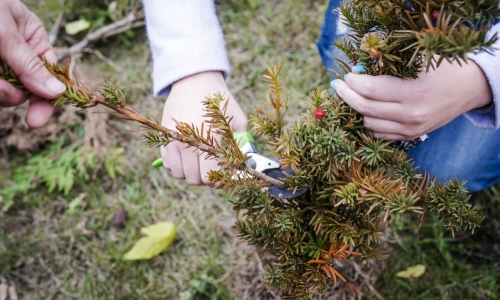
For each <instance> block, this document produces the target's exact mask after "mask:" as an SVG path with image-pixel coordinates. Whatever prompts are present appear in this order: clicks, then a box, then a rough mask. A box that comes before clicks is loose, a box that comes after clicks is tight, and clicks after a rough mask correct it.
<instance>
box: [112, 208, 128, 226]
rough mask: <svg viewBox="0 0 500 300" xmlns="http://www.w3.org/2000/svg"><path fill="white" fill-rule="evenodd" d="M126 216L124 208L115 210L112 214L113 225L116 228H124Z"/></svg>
mask: <svg viewBox="0 0 500 300" xmlns="http://www.w3.org/2000/svg"><path fill="white" fill-rule="evenodd" d="M127 217H128V211H127V210H126V209H123V208H122V209H119V210H117V211H116V212H115V214H114V215H113V226H115V227H118V228H124V227H125V221H126V220H127Z"/></svg>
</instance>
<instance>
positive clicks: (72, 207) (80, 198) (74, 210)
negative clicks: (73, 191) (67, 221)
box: [66, 193, 87, 215]
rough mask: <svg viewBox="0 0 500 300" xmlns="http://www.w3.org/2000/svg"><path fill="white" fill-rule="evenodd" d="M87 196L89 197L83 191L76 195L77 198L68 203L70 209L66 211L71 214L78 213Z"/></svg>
mask: <svg viewBox="0 0 500 300" xmlns="http://www.w3.org/2000/svg"><path fill="white" fill-rule="evenodd" d="M85 197H87V194H85V193H82V194H80V195H78V197H76V198H75V199H73V200H71V202H69V204H68V210H67V211H66V213H68V214H70V215H74V214H76V213H78V206H79V205H80V204H81V203H82V201H83V199H84V198H85Z"/></svg>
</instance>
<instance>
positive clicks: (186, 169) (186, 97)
mask: <svg viewBox="0 0 500 300" xmlns="http://www.w3.org/2000/svg"><path fill="white" fill-rule="evenodd" d="M215 93H221V94H222V95H223V96H224V97H225V98H226V99H227V98H229V103H228V107H227V111H226V113H227V115H228V116H234V118H233V120H232V121H231V127H232V129H233V130H234V131H235V132H238V131H247V123H248V120H247V117H246V115H245V113H244V112H243V110H242V109H241V108H240V106H239V105H238V103H237V102H236V100H235V99H234V97H233V95H232V94H231V92H229V90H228V88H227V86H226V83H225V81H224V78H223V76H222V74H221V73H220V72H203V73H199V74H194V75H191V76H189V77H186V78H183V79H181V80H179V81H177V82H175V83H174V84H173V85H172V90H171V91H170V95H169V96H168V99H167V102H166V103H165V108H164V110H163V119H162V125H163V126H164V127H167V128H169V129H175V121H174V120H173V119H175V120H177V121H178V122H185V123H187V124H194V125H195V126H198V127H199V126H201V124H202V123H203V122H204V121H205V120H206V118H204V117H203V115H204V114H205V111H204V106H203V104H202V101H203V100H204V99H205V97H207V96H212V95H214V94H215ZM205 128H208V126H205ZM219 142H220V138H219ZM161 155H162V159H163V166H164V167H165V168H167V169H168V170H170V171H171V172H172V174H173V175H174V177H175V178H179V179H182V178H185V179H186V181H187V182H188V183H189V184H191V185H200V184H202V183H203V184H210V181H209V180H208V177H207V172H208V171H210V170H217V169H218V166H217V161H215V160H206V159H205V155H204V154H203V153H201V151H200V150H194V149H193V148H186V145H184V144H181V143H180V142H178V141H174V142H171V143H170V144H168V145H167V146H166V147H162V148H161Z"/></svg>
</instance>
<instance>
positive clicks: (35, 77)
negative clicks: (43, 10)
mask: <svg viewBox="0 0 500 300" xmlns="http://www.w3.org/2000/svg"><path fill="white" fill-rule="evenodd" d="M13 23H14V24H11V25H13V26H12V27H9V30H8V31H5V32H1V34H0V58H1V59H2V60H3V61H4V62H5V63H7V65H9V66H10V67H11V68H12V70H13V71H14V73H16V75H17V76H18V77H19V79H20V80H21V82H22V83H23V85H24V86H25V87H26V88H27V89H28V90H29V91H30V92H32V93H33V94H35V95H38V96H41V97H43V98H47V99H54V98H57V97H59V96H61V95H62V94H63V92H64V91H65V90H66V86H65V85H64V84H63V83H62V82H60V81H59V80H57V78H55V77H54V76H53V75H52V74H51V73H50V72H49V71H48V70H47V68H46V67H45V65H44V64H43V62H42V60H41V59H40V58H39V57H38V55H40V54H43V53H44V52H41V53H37V52H35V51H34V50H33V49H32V48H31V47H30V46H29V45H28V44H27V42H26V41H25V40H24V38H23V36H22V35H21V34H20V33H19V32H18V31H17V27H16V26H15V25H16V24H15V22H13ZM45 52H46V51H45ZM49 56H50V54H49Z"/></svg>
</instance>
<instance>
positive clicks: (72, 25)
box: [64, 19, 90, 35]
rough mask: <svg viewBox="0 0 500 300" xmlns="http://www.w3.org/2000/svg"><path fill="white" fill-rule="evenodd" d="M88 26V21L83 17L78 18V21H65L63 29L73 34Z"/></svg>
mask: <svg viewBox="0 0 500 300" xmlns="http://www.w3.org/2000/svg"><path fill="white" fill-rule="evenodd" d="M89 28H90V22H89V21H87V20H85V19H80V20H78V21H73V22H69V23H66V25H64V30H66V33H67V34H68V35H75V34H77V33H78V32H80V31H84V30H87V29H89Z"/></svg>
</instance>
